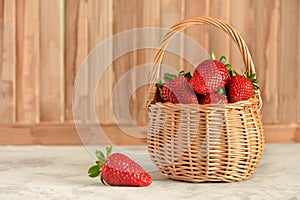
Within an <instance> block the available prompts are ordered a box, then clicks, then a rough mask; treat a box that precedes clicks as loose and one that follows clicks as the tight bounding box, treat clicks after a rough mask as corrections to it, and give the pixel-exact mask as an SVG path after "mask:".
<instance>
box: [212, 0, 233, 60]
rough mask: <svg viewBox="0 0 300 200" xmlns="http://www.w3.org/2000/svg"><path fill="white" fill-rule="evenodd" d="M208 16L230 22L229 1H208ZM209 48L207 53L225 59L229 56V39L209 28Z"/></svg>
mask: <svg viewBox="0 0 300 200" xmlns="http://www.w3.org/2000/svg"><path fill="white" fill-rule="evenodd" d="M208 6H209V16H211V17H216V18H219V19H222V20H224V21H227V22H229V21H230V0H210V1H209V5H208ZM208 34H209V48H208V52H209V54H211V53H212V52H214V53H215V54H216V56H217V57H218V58H219V57H220V56H222V55H224V56H226V57H227V58H229V57H230V56H229V55H230V42H231V41H230V39H229V37H228V36H227V35H226V34H225V33H223V32H222V31H220V30H218V29H216V28H213V27H209V30H208Z"/></svg>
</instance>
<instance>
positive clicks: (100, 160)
mask: <svg viewBox="0 0 300 200" xmlns="http://www.w3.org/2000/svg"><path fill="white" fill-rule="evenodd" d="M96 157H97V158H98V160H99V163H104V162H105V156H104V154H103V153H102V151H100V150H96Z"/></svg>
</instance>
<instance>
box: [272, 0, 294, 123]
mask: <svg viewBox="0 0 300 200" xmlns="http://www.w3.org/2000/svg"><path fill="white" fill-rule="evenodd" d="M299 12H300V11H299V10H298V0H290V1H281V10H280V15H281V17H280V27H281V28H280V32H279V34H280V36H279V37H280V40H279V46H278V49H277V50H278V57H279V59H280V60H279V62H278V74H277V75H278V77H277V78H278V79H277V80H278V81H279V85H278V90H279V92H280V96H279V100H278V105H279V106H278V120H279V121H280V122H283V123H290V122H295V121H296V120H297V117H298V112H299V111H298V110H297V107H298V106H297V98H298V95H297V91H295V86H296V87H297V86H298V87H299V77H297V75H298V73H297V72H298V71H297V70H298V68H299V66H298V67H297V64H298V59H299V58H298V57H297V56H291V55H292V54H294V55H297V52H298V49H299V47H298V46H297V42H296V41H297V40H298V38H299V35H298V32H297V29H296V30H295V27H297V26H298V17H297V14H298V13H299ZM270 59H271V58H270ZM297 111H298V112H297Z"/></svg>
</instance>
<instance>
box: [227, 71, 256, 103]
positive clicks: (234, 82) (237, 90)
mask: <svg viewBox="0 0 300 200" xmlns="http://www.w3.org/2000/svg"><path fill="white" fill-rule="evenodd" d="M252 77H254V76H253V75H252ZM255 81H256V80H255ZM256 87H257V86H256ZM228 90H229V100H230V102H231V103H234V102H238V101H245V100H248V99H249V98H250V97H252V95H253V93H254V85H253V83H252V82H251V80H249V79H248V78H246V77H244V76H241V75H236V76H233V77H232V78H231V80H230V81H229V85H228Z"/></svg>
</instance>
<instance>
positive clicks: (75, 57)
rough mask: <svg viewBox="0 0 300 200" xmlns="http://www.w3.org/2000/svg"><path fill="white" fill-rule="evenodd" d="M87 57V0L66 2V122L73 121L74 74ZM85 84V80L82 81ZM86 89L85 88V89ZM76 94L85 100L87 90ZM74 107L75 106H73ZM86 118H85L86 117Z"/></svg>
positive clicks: (67, 0) (69, 0)
mask: <svg viewBox="0 0 300 200" xmlns="http://www.w3.org/2000/svg"><path fill="white" fill-rule="evenodd" d="M87 55H88V2H87V0H66V37H65V68H66V69H65V70H66V74H65V85H66V91H65V99H66V102H65V103H66V104H65V113H66V120H67V121H70V120H72V119H73V115H72V97H73V86H74V81H75V77H76V73H77V71H78V69H79V68H80V66H81V64H82V62H83V61H84V60H85V59H86V57H87ZM84 82H85V83H86V84H87V83H88V81H87V80H85V81H84ZM86 88H87V87H86ZM82 91H83V94H76V95H77V96H80V98H81V99H82V98H87V93H88V91H87V90H82ZM74 106H75V105H74ZM86 118H87V116H86Z"/></svg>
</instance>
